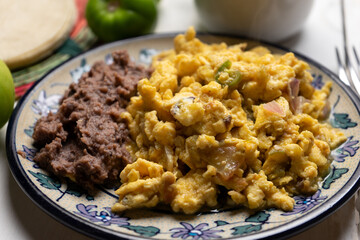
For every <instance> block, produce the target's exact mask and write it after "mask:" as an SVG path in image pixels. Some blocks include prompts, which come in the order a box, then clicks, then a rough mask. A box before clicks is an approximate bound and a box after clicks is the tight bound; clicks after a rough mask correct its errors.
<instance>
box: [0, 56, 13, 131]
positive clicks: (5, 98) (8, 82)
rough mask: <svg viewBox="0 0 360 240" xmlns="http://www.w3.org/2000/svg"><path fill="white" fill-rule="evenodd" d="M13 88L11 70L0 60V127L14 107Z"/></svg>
mask: <svg viewBox="0 0 360 240" xmlns="http://www.w3.org/2000/svg"><path fill="white" fill-rule="evenodd" d="M14 101H15V89H14V81H13V78H12V76H11V72H10V70H9V68H8V67H7V66H6V64H5V63H4V62H3V61H2V60H0V128H2V127H3V126H4V125H5V123H6V122H7V121H8V120H9V118H10V115H11V113H12V111H13V108H14Z"/></svg>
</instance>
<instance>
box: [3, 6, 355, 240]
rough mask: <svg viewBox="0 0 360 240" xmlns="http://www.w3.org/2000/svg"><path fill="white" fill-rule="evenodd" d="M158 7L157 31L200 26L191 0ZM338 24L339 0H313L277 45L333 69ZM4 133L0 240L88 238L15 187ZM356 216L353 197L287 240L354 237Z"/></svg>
mask: <svg viewBox="0 0 360 240" xmlns="http://www.w3.org/2000/svg"><path fill="white" fill-rule="evenodd" d="M220 2H221V1H219V4H221V3H220ZM345 4H346V10H347V23H348V25H347V27H348V35H349V42H350V44H354V45H355V46H356V47H357V48H358V49H359V50H360V31H359V30H358V29H359V24H360V15H359V14H358V13H359V12H360V1H359V0H345ZM159 8H160V13H159V20H158V24H157V27H156V29H155V32H157V33H160V32H178V31H185V30H186V29H187V28H188V27H189V26H194V27H195V28H196V29H198V30H205V29H204V28H203V27H202V25H201V21H200V19H199V17H198V16H197V13H196V9H195V5H194V2H193V0H161V1H160V5H159ZM340 23H341V22H340V0H315V4H314V8H313V10H312V12H311V15H310V17H309V19H308V21H307V23H306V25H305V27H304V29H303V30H302V31H301V32H300V33H299V34H297V35H295V36H293V37H291V38H290V39H288V40H286V41H283V42H281V43H280V45H283V46H285V47H288V48H290V49H293V50H296V51H298V52H300V53H302V54H304V55H306V56H308V57H310V58H312V59H314V60H316V61H318V62H319V63H321V64H323V65H324V66H326V67H327V68H329V69H330V70H332V71H334V72H336V71H337V62H336V58H335V46H342V37H341V24H340ZM5 132H6V129H5V128H2V129H1V130H0V189H1V191H2V192H1V194H0V211H1V213H0V239H18V240H22V239H53V240H57V239H59V240H60V239H77V240H85V239H89V238H88V237H86V236H84V235H82V234H79V233H77V232H75V231H73V230H71V229H70V228H68V227H65V226H64V225H62V224H61V223H59V222H57V221H56V220H54V219H53V218H52V217H50V216H48V215H47V214H46V213H44V212H43V211H42V210H41V209H40V208H39V207H37V206H36V205H35V204H34V203H33V202H32V201H31V200H30V199H29V198H28V197H27V196H26V195H25V194H24V192H23V191H22V190H21V189H20V187H19V186H18V185H17V183H16V182H15V180H14V178H13V177H12V175H11V173H10V170H9V168H8V164H7V157H6V153H5ZM358 219H359V214H358V212H357V211H356V206H355V198H354V197H353V198H352V199H351V200H350V201H348V203H347V204H345V205H344V206H343V207H341V208H340V209H339V210H338V211H337V212H335V213H334V214H332V215H331V216H330V217H328V218H326V219H325V220H324V221H323V222H321V223H319V224H317V225H316V226H314V227H312V228H310V229H308V230H306V231H304V232H303V233H301V234H299V235H297V236H295V237H292V238H291V240H300V239H306V240H315V239H316V240H318V239H327V240H335V239H339V240H340V239H341V240H343V239H359V238H358Z"/></svg>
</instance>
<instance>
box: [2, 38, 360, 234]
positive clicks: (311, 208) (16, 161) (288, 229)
mask: <svg viewBox="0 0 360 240" xmlns="http://www.w3.org/2000/svg"><path fill="white" fill-rule="evenodd" d="M173 37H174V35H171V34H170V35H169V34H167V35H152V36H146V37H141V38H135V39H131V40H125V41H120V42H115V43H112V44H108V45H104V46H101V47H99V48H96V49H94V50H91V51H89V52H86V53H85V54H82V55H80V56H78V57H76V58H74V59H72V60H70V61H68V62H66V63H64V64H63V65H61V66H60V67H58V68H56V69H55V70H53V71H52V72H50V73H49V74H47V75H46V76H45V77H44V78H43V79H42V80H40V81H39V82H37V83H36V84H35V85H34V86H33V87H32V88H31V90H29V91H28V92H27V94H26V95H25V96H24V97H23V98H22V99H21V100H20V101H19V103H18V104H17V107H16V109H15V112H14V114H13V115H12V118H11V120H10V122H9V127H8V131H7V136H6V142H7V156H8V159H9V164H10V167H11V170H12V173H13V175H14V176H15V178H16V180H17V181H18V183H19V185H20V186H21V187H22V189H23V190H24V191H25V192H26V193H27V195H28V196H29V197H30V198H31V199H32V200H33V201H34V202H35V203H37V204H38V206H39V207H41V208H42V209H44V210H45V211H46V212H47V213H49V214H50V215H51V216H53V217H55V218H56V219H58V220H59V221H60V222H62V223H64V224H65V225H67V226H69V227H72V228H74V229H75V230H78V231H80V232H82V233H84V234H87V235H90V236H92V237H96V238H104V239H105V238H107V239H108V238H112V239H116V238H118V239H140V238H141V239H143V238H145V239H180V238H182V239H185V238H187V239H214V238H230V239H232V238H241V239H253V238H256V239H261V238H271V239H273V238H283V237H289V236H291V235H293V234H296V233H298V232H300V231H302V230H305V229H306V228H308V227H310V226H312V225H313V224H315V223H317V222H318V221H320V220H321V219H324V218H325V217H327V216H328V215H330V214H331V213H333V212H334V211H335V210H336V209H338V208H339V207H340V206H341V205H343V204H344V203H345V202H346V201H347V200H348V199H350V198H351V196H352V195H353V194H354V193H355V191H356V190H357V189H358V186H359V177H360V169H359V152H360V151H358V149H359V146H360V145H359V140H360V128H359V126H358V124H359V123H360V117H359V98H358V97H357V96H356V95H355V94H354V93H353V92H352V91H351V90H350V89H349V88H348V87H347V86H345V85H344V84H343V83H342V82H340V80H339V79H338V78H337V77H336V76H335V75H334V74H333V73H331V72H330V71H329V70H327V69H326V68H324V67H322V66H321V65H320V64H318V63H316V62H314V61H312V60H310V59H308V58H306V57H304V56H302V55H300V54H296V55H297V56H298V57H299V58H300V59H303V60H305V61H307V62H308V63H309V64H310V66H311V73H312V74H313V76H314V81H313V86H314V87H315V88H321V87H322V86H323V84H324V83H325V82H327V81H332V82H333V83H334V84H333V90H332V93H331V96H330V102H331V106H332V111H331V116H330V119H329V121H330V123H331V124H332V125H333V126H334V127H336V128H341V129H342V130H343V131H344V133H345V134H346V136H347V138H348V140H347V141H346V142H345V143H344V144H343V145H341V146H340V147H339V148H338V149H336V150H334V151H333V152H332V156H333V158H334V160H333V163H332V165H331V171H330V173H329V175H328V176H327V177H326V179H324V181H323V182H320V183H319V190H318V191H317V192H316V193H315V194H314V195H312V196H296V197H294V199H295V202H296V204H295V207H294V210H293V211H292V212H283V211H280V210H276V209H267V210H262V211H259V212H252V211H248V210H246V209H244V208H240V209H233V210H220V211H208V212H202V213H200V214H198V215H190V216H189V215H183V214H174V213H171V212H170V211H167V210H164V209H159V208H157V209H148V210H143V209H142V210H135V211H128V212H125V213H123V214H121V215H114V214H113V213H112V212H111V211H110V207H111V206H112V205H113V204H114V203H115V202H116V201H117V196H116V195H115V194H114V190H113V189H106V188H102V187H99V193H98V194H96V195H95V196H91V195H88V194H87V193H86V192H84V191H83V190H82V189H81V188H79V187H78V186H76V185H75V184H73V183H70V182H68V181H61V180H59V179H57V178H55V177H53V176H51V175H49V174H48V173H47V172H45V171H43V170H41V169H40V168H39V167H38V165H37V164H36V163H34V162H33V157H34V154H35V152H36V149H34V147H33V145H32V143H33V140H32V138H31V135H32V132H33V128H34V124H35V122H36V120H37V119H39V118H40V117H41V115H44V114H47V113H49V112H55V111H56V110H57V107H58V101H59V99H60V98H61V96H62V94H63V93H64V91H65V89H66V88H67V87H68V85H69V84H70V83H72V82H76V81H77V80H78V79H79V77H80V76H81V74H82V73H83V72H86V71H89V69H90V66H91V65H92V64H93V63H94V62H95V61H97V60H104V61H105V62H107V63H110V62H111V61H112V59H111V55H110V53H111V52H113V51H114V50H117V49H127V50H128V52H129V53H130V55H131V56H132V57H133V58H134V59H135V60H136V61H137V62H141V63H143V64H149V62H150V61H151V56H152V55H153V54H154V53H156V52H158V51H161V50H165V49H170V48H172V47H173ZM199 38H200V39H201V40H202V41H204V42H207V43H215V42H216V43H218V42H222V41H224V42H226V43H228V44H234V43H239V42H244V41H246V42H248V44H249V46H250V47H251V46H254V45H258V44H259V43H257V42H253V41H249V40H245V39H239V38H233V37H225V36H216V35H199ZM261 44H262V45H265V46H267V47H268V48H269V49H270V50H271V51H272V52H275V53H284V52H286V51H288V50H286V49H282V48H280V47H276V46H273V45H269V44H265V43H261ZM17 151H23V152H24V153H25V154H24V157H22V156H20V155H18V154H17Z"/></svg>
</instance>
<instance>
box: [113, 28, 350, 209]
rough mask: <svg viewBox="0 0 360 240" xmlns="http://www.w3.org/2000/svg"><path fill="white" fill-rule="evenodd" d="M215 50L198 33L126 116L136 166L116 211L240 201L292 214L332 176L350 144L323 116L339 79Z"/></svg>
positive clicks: (181, 42) (163, 60)
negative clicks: (316, 77) (302, 197)
mask: <svg viewBox="0 0 360 240" xmlns="http://www.w3.org/2000/svg"><path fill="white" fill-rule="evenodd" d="M245 47H246V45H245V44H239V45H234V46H227V45H226V44H225V43H221V44H211V45H208V44H205V43H203V42H201V41H200V40H199V39H197V38H196V37H195V31H194V29H193V28H190V29H189V30H188V31H187V32H186V34H185V35H178V36H177V37H175V39H174V49H172V50H169V51H165V52H162V53H160V54H159V55H158V56H156V57H155V58H154V60H153V64H152V67H153V68H154V72H153V74H152V76H151V78H150V79H143V80H142V81H140V82H139V85H138V96H135V97H133V98H131V103H130V105H129V106H128V107H127V112H124V113H122V118H123V119H125V120H126V121H127V123H128V127H129V130H130V134H131V138H132V140H133V142H131V143H130V144H128V150H129V151H130V152H131V154H132V155H133V156H134V159H136V161H135V162H134V163H132V164H129V165H128V166H126V167H125V169H124V170H123V171H122V172H121V175H120V177H121V182H122V185H121V187H120V188H119V189H118V190H117V191H116V194H118V195H119V202H118V203H116V204H115V205H114V206H113V208H112V210H113V211H115V212H116V211H123V210H126V209H132V208H139V207H154V206H155V205H157V204H158V203H160V202H162V203H165V204H169V205H170V206H171V207H172V209H173V211H175V212H180V211H182V212H184V213H187V214H192V213H195V212H197V211H199V210H200V209H201V208H202V207H203V206H209V207H216V206H217V204H218V202H217V198H218V194H219V192H220V191H219V186H222V188H223V189H226V192H227V196H228V200H229V201H230V202H231V203H232V204H237V205H242V206H246V207H248V208H250V209H261V208H265V207H276V208H280V209H282V210H284V211H290V210H292V209H293V206H294V199H293V198H292V196H293V195H297V194H312V193H314V192H315V191H316V190H317V189H318V182H319V181H320V180H321V179H322V178H323V177H324V176H325V175H326V174H327V173H328V170H329V166H330V163H331V160H330V151H331V150H332V149H334V148H335V147H337V146H338V145H340V144H341V143H342V142H344V141H345V140H346V138H345V136H344V134H343V133H341V132H340V131H339V130H337V129H334V128H332V127H331V126H330V125H328V124H327V123H324V122H323V121H322V120H324V119H326V117H327V115H328V113H329V104H328V102H327V98H328V96H329V94H330V89H331V83H330V82H329V83H326V84H325V86H324V87H323V88H322V89H321V90H315V89H314V88H313V87H312V86H311V81H312V76H311V74H310V73H309V72H308V71H307V70H308V69H309V66H308V64H307V63H306V62H304V61H301V60H299V59H297V58H296V57H295V56H294V54H293V53H286V54H284V55H273V54H271V53H270V52H269V50H268V49H266V48H264V47H256V48H254V49H251V50H248V51H245V50H244V49H245Z"/></svg>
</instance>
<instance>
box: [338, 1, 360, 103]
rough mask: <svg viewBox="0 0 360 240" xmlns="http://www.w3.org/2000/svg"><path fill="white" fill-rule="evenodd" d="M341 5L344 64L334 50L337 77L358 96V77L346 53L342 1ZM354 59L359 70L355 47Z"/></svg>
mask: <svg viewBox="0 0 360 240" xmlns="http://www.w3.org/2000/svg"><path fill="white" fill-rule="evenodd" d="M340 3H341V20H342V35H343V42H344V60H345V61H344V63H343V62H342V60H341V57H340V53H339V50H338V48H335V51H336V57H337V61H338V66H339V77H340V80H341V81H343V82H344V83H345V84H347V85H348V86H350V87H351V88H353V89H354V90H355V91H356V92H357V94H358V95H359V96H360V78H359V75H358V74H357V73H356V70H355V68H354V67H353V65H352V63H351V61H350V57H349V52H348V44H347V35H346V22H345V7H344V0H340ZM353 52H354V58H355V60H356V62H357V66H358V69H359V68H360V59H359V57H358V54H357V52H356V49H355V47H353Z"/></svg>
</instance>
